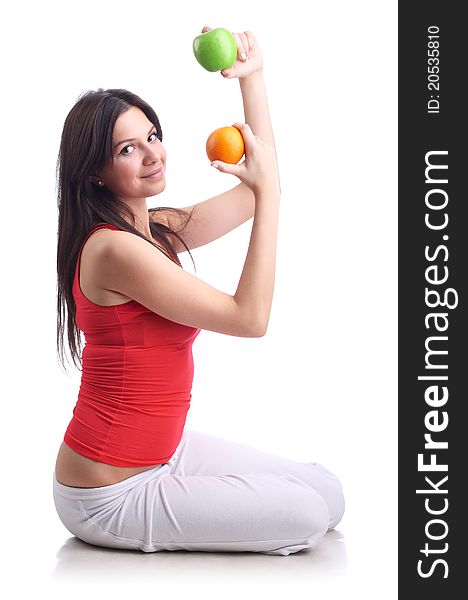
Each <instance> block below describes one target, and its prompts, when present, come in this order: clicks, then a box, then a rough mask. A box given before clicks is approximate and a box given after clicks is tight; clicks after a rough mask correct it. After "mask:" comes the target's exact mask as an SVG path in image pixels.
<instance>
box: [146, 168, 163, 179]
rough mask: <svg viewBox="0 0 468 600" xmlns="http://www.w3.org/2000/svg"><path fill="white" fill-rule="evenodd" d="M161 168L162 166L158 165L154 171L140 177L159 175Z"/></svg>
mask: <svg viewBox="0 0 468 600" xmlns="http://www.w3.org/2000/svg"><path fill="white" fill-rule="evenodd" d="M162 170H163V168H162V167H159V169H155V170H154V171H151V172H150V173H147V174H146V175H143V177H142V179H145V178H146V177H152V176H153V175H159V174H160V173H161V171H162Z"/></svg>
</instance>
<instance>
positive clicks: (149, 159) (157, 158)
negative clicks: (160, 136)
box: [144, 142, 164, 164]
mask: <svg viewBox="0 0 468 600" xmlns="http://www.w3.org/2000/svg"><path fill="white" fill-rule="evenodd" d="M163 155H164V149H163V146H162V144H161V142H159V143H156V144H155V143H154V142H153V143H152V144H151V145H149V144H147V145H146V147H145V156H144V162H145V164H152V163H160V162H161V161H162V158H163Z"/></svg>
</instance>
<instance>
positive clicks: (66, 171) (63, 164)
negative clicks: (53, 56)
mask: <svg viewBox="0 0 468 600" xmlns="http://www.w3.org/2000/svg"><path fill="white" fill-rule="evenodd" d="M132 106H135V107H137V108H139V109H140V110H142V111H143V112H144V114H145V115H146V117H147V118H148V120H149V121H151V123H153V125H154V126H155V128H156V135H157V137H158V138H159V140H160V141H161V142H162V137H163V136H162V130H161V125H160V123H159V119H158V116H157V115H156V113H155V111H154V110H153V109H152V108H151V107H150V106H149V105H148V104H147V103H146V102H145V101H144V100H142V99H141V98H139V97H138V96H136V95H135V94H132V93H131V92H129V91H127V90H123V89H108V90H104V89H102V88H99V89H98V90H97V91H93V90H91V91H86V92H84V93H83V94H81V95H80V96H79V98H78V100H77V102H76V104H75V105H74V107H73V108H72V109H71V111H70V112H69V114H68V116H67V118H66V119H65V124H64V127H63V132H62V138H61V142H60V151H59V155H58V159H57V201H58V202H57V204H58V228H57V353H58V356H59V360H60V363H61V364H62V366H63V367H64V368H65V370H66V367H65V362H64V324H65V320H66V323H67V333H68V346H69V349H70V353H71V357H72V360H73V363H74V365H75V366H76V367H77V368H78V369H80V368H81V356H80V353H81V350H82V340H81V335H80V330H79V329H78V327H77V325H76V321H75V314H76V304H75V300H74V298H73V294H72V286H73V279H74V275H75V269H76V262H77V259H78V253H79V250H80V248H81V246H82V244H83V242H84V240H85V238H86V236H87V235H88V233H89V232H90V230H91V229H92V228H93V227H95V226H96V225H99V224H100V223H111V224H113V225H115V226H116V227H118V228H119V229H121V230H124V231H128V232H130V233H133V234H134V235H137V236H139V237H141V238H143V239H145V240H146V241H148V243H150V244H153V245H154V246H155V247H156V248H158V250H160V251H161V252H163V253H164V254H166V256H168V257H169V258H170V259H171V260H173V261H174V262H176V264H178V265H179V266H180V267H182V265H181V262H180V260H179V258H178V256H177V253H176V252H175V249H174V246H173V244H172V243H171V240H170V235H174V236H175V237H176V238H177V239H178V240H179V241H180V242H181V243H182V244H183V245H184V246H185V248H186V249H187V251H188V253H189V254H190V257H191V259H192V263H193V265H194V267H195V263H194V261H193V257H192V254H191V253H190V250H189V248H188V247H187V245H186V244H185V242H184V240H183V239H182V238H181V237H180V235H179V232H181V231H183V229H184V228H185V227H186V225H187V223H188V222H189V220H190V218H191V216H192V213H190V214H188V213H186V212H185V211H183V210H181V209H177V208H172V207H168V206H161V207H156V208H152V209H149V212H152V211H157V210H164V211H172V212H174V213H177V215H178V216H179V217H180V218H179V219H177V221H178V222H179V223H180V227H179V228H178V229H177V230H173V229H171V228H170V227H168V226H166V225H164V224H162V223H156V222H154V221H153V220H151V219H150V230H151V235H152V236H153V238H154V239H155V240H156V241H157V242H159V244H160V245H161V246H162V249H161V248H159V247H158V245H157V244H156V243H153V242H152V241H151V240H148V239H147V238H146V237H145V236H144V235H143V234H142V233H140V232H139V231H138V230H137V229H136V228H135V214H134V213H133V211H132V210H131V209H130V208H129V207H128V206H127V204H125V203H124V202H122V201H121V200H119V199H118V198H117V197H116V196H115V195H114V194H113V193H112V192H111V191H110V190H109V189H108V188H107V187H100V186H97V185H95V184H94V183H92V181H91V180H90V176H93V175H96V174H98V173H99V172H100V171H101V170H102V169H104V168H105V167H106V166H108V165H109V164H110V163H111V161H112V156H113V152H112V133H113V130H114V125H115V122H116V121H117V118H118V117H119V115H120V114H121V113H123V112H125V111H126V110H128V109H129V108H130V107H132ZM192 212H193V211H192ZM124 215H125V216H126V217H127V218H128V220H129V221H130V222H131V223H132V225H131V224H130V223H129V222H128V221H127V220H125V219H124V218H123V216H124ZM195 270H196V268H195Z"/></svg>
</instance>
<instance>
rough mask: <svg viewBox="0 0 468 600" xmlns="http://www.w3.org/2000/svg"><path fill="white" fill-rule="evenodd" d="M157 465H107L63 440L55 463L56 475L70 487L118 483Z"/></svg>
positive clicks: (60, 481)
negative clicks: (85, 454)
mask: <svg viewBox="0 0 468 600" xmlns="http://www.w3.org/2000/svg"><path fill="white" fill-rule="evenodd" d="M156 466H157V465H150V466H145V467H115V466H113V465H106V464H104V463H101V462H97V461H96V460H93V459H92V458H88V457H87V456H83V455H82V454H79V453H78V452H76V451H75V450H73V449H72V448H70V446H67V444H66V443H65V442H62V445H61V446H60V449H59V452H58V455H57V462H56V464H55V477H56V479H57V481H58V482H59V483H61V484H62V485H67V486H69V487H77V488H95V487H103V486H106V485H112V484H114V483H118V482H119V481H123V480H124V479H128V478H129V477H132V476H133V475H137V474H138V473H142V472H143V471H148V470H149V469H153V468H154V467H156Z"/></svg>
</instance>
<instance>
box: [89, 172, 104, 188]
mask: <svg viewBox="0 0 468 600" xmlns="http://www.w3.org/2000/svg"><path fill="white" fill-rule="evenodd" d="M89 180H90V181H91V183H94V185H98V186H99V187H102V186H103V185H104V183H103V181H102V179H101V178H100V177H98V176H96V175H90V176H89Z"/></svg>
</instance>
